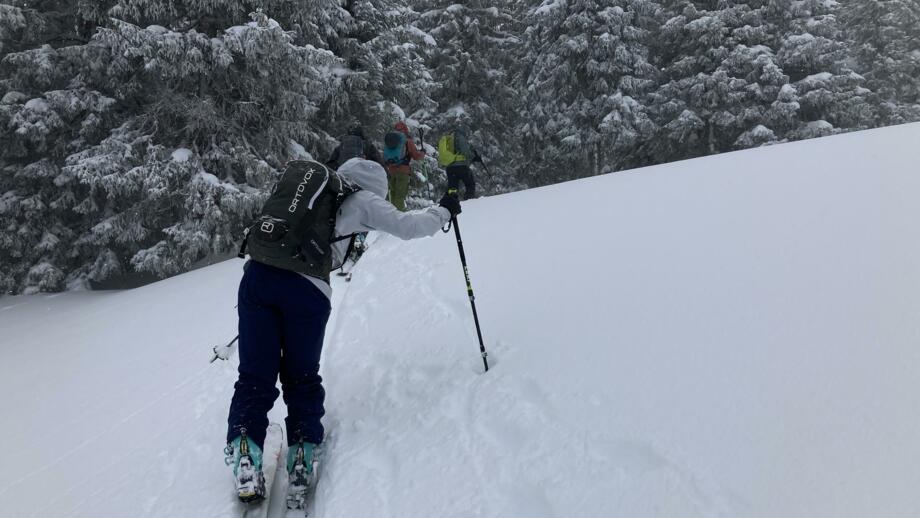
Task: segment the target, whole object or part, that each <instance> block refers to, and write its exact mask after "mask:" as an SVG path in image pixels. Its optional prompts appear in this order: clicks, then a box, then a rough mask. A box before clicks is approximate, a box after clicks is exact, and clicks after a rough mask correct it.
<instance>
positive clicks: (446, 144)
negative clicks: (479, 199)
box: [438, 128, 482, 200]
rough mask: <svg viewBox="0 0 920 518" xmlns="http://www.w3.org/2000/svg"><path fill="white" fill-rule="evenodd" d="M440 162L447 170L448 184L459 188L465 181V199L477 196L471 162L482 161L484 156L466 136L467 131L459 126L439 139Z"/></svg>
mask: <svg viewBox="0 0 920 518" xmlns="http://www.w3.org/2000/svg"><path fill="white" fill-rule="evenodd" d="M438 155H439V156H438V163H439V164H440V165H441V166H443V167H445V169H446V172H447V186H448V188H450V189H458V188H459V186H460V183H461V182H462V183H463V187H464V191H463V199H464V200H468V199H470V198H475V197H476V181H475V180H474V179H473V173H472V172H471V171H470V164H472V163H475V162H482V157H481V156H479V152H478V151H476V148H474V147H473V146H472V145H471V144H470V143H469V141H468V140H467V138H466V131H465V130H464V129H463V128H457V129H455V130H454V131H453V132H452V133H448V134H447V135H444V136H443V137H441V140H440V141H438Z"/></svg>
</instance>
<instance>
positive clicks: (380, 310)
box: [0, 124, 920, 518]
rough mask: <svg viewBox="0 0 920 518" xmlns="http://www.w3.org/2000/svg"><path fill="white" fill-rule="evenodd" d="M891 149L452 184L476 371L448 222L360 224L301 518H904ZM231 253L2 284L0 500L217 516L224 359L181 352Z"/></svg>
mask: <svg viewBox="0 0 920 518" xmlns="http://www.w3.org/2000/svg"><path fill="white" fill-rule="evenodd" d="M918 142H920V124H913V125H905V126H899V127H890V128H885V129H879V130H873V131H867V132H860V133H852V134H847V135H840V136H835V137H828V138H822V139H817V140H811V141H806V142H798V143H791V144H784V145H779V146H772V147H766V148H759V149H754V150H749V151H742V152H737V153H729V154H724V155H720V156H714V157H708V158H701V159H696V160H690V161H684V162H678V163H672V164H669V165H663V166H658V167H651V168H646V169H641V170H634V171H628V172H624V173H617V174H611V175H607V176H601V177H594V178H590V179H586V180H581V181H575V182H569V183H564V184H559V185H555V186H551V187H546V188H541V189H533V190H528V191H524V192H517V193H514V194H509V195H504V196H495V197H491V198H483V199H479V200H475V201H471V202H468V203H465V204H464V211H463V214H462V215H461V216H460V223H461V226H462V228H461V230H462V232H463V238H464V245H465V248H466V253H467V256H468V260H469V266H470V275H471V278H472V282H473V287H474V289H475V291H476V296H477V299H476V302H477V308H478V310H479V316H480V319H481V321H482V330H483V334H484V337H485V340H486V348H487V349H488V351H489V353H490V355H491V356H490V359H491V360H492V364H491V367H492V368H491V370H490V371H489V372H488V373H486V374H483V372H482V362H481V360H480V357H479V351H478V343H477V340H476V335H475V328H474V326H473V322H472V316H471V312H470V307H469V301H468V299H467V298H466V290H465V286H464V281H463V272H462V270H461V267H460V262H459V259H458V254H457V246H456V242H455V240H454V237H453V234H452V233H451V234H439V235H438V236H435V237H433V238H428V239H422V240H419V241H414V242H400V241H398V240H396V239H394V238H390V237H385V236H372V237H371V239H372V240H374V241H373V243H372V245H371V247H370V249H369V251H368V252H367V254H365V256H364V258H363V259H362V260H361V262H360V263H359V264H358V265H357V267H356V268H355V271H354V279H353V280H352V282H350V283H345V282H342V280H341V278H339V277H335V276H334V277H333V279H334V280H333V282H335V283H337V284H335V286H334V288H335V295H334V297H335V298H334V303H333V307H334V313H333V321H332V322H331V323H330V326H329V329H328V333H327V341H326V347H325V356H324V362H323V371H322V372H323V376H324V378H325V380H326V389H327V393H328V398H327V411H328V413H327V417H326V421H325V422H326V424H327V428H328V432H329V437H328V440H327V445H326V449H327V452H326V460H325V464H324V466H323V472H322V475H321V478H320V481H319V484H318V486H317V491H316V500H315V515H316V516H325V517H361V516H380V517H469V516H477V517H528V518H542V517H611V516H618V517H653V516H654V517H681V518H687V517H695V516H699V517H786V518H788V517H869V516H871V517H907V516H920V417H918V415H917V410H918V408H920V225H918V221H920V203H918V200H920V171H918V164H920V146H918V145H917V143H918ZM241 266H242V262H241V261H239V260H231V261H227V262H224V263H220V264H218V265H215V266H212V267H208V268H204V269H201V270H197V271H194V272H191V273H188V274H185V275H180V276H178V277H174V278H171V279H168V280H165V281H162V282H158V283H156V284H152V285H149V286H146V287H143V288H139V289H134V290H130V291H121V292H83V293H64V294H59V295H36V296H24V297H4V298H2V299H0V336H2V346H0V353H2V358H3V361H2V363H0V389H2V393H3V394H4V397H3V399H2V403H0V419H2V434H3V435H2V437H3V438H2V442H3V469H2V470H0V515H3V516H9V517H33V516H34V517H45V516H78V517H126V516H131V517H202V516H215V517H216V516H227V515H228V514H229V513H230V512H231V509H232V504H233V489H232V484H231V482H230V475H229V474H228V468H227V467H225V466H224V462H223V454H222V452H221V449H222V448H223V446H224V433H225V431H226V430H225V426H226V425H225V420H226V415H227V409H228V405H229V401H230V395H231V391H232V385H233V382H234V380H235V377H236V373H235V369H236V359H235V357H234V358H233V359H232V360H230V361H228V362H216V363H214V364H209V363H208V358H209V355H210V353H211V347H212V346H214V345H217V344H220V343H225V342H227V341H229V340H230V339H231V338H232V337H233V336H234V335H235V334H236V331H235V327H236V315H235V312H234V304H235V297H236V289H237V283H238V281H239V278H240V275H241V271H242V270H241ZM283 416H284V407H283V404H282V402H281V401H280V399H279V401H278V403H277V404H276V407H275V409H274V410H273V411H272V420H273V421H277V422H280V421H281V420H282V418H283ZM275 487H276V489H277V488H278V487H279V485H278V484H276V485H275ZM284 514H285V509H283V498H274V499H273V508H272V512H271V513H270V516H274V517H276V516H284Z"/></svg>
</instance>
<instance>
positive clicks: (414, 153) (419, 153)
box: [406, 139, 425, 160]
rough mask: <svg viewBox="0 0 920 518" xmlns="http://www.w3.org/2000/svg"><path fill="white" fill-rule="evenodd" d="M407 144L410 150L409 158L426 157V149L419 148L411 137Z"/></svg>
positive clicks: (418, 158) (419, 158)
mask: <svg viewBox="0 0 920 518" xmlns="http://www.w3.org/2000/svg"><path fill="white" fill-rule="evenodd" d="M406 145H407V148H406V149H407V151H409V158H411V159H412V160H421V159H423V158H425V151H424V150H419V149H418V147H416V145H415V142H413V141H412V140H411V139H410V140H409V141H408V142H407V144H406Z"/></svg>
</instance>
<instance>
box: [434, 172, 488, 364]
mask: <svg viewBox="0 0 920 518" xmlns="http://www.w3.org/2000/svg"><path fill="white" fill-rule="evenodd" d="M447 192H448V194H451V195H454V196H456V195H457V190H456V189H450V190H449V191H447ZM450 224H451V226H453V227H454V234H455V235H456V236H457V249H458V250H459V251H460V264H462V265H463V276H464V277H465V278H466V293H467V294H468V295H469V297H470V306H471V307H472V308H473V321H474V322H476V336H478V337H479V352H480V353H481V354H482V365H483V366H484V367H485V368H486V372H489V360H488V358H487V357H488V353H486V346H485V345H484V344H483V342H482V329H481V328H480V327H479V314H478V313H476V296H475V295H473V284H472V283H471V282H470V270H469V268H467V266H466V253H464V251H463V239H461V238H460V225H458V224H457V216H453V217H452V218H450ZM449 230H450V229H447V230H445V232H449Z"/></svg>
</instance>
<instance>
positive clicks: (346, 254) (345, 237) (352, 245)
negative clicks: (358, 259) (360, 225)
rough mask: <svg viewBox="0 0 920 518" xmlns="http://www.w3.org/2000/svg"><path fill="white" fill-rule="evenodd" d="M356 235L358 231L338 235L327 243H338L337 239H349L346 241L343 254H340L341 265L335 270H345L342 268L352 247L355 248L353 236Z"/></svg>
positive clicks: (352, 249)
mask: <svg viewBox="0 0 920 518" xmlns="http://www.w3.org/2000/svg"><path fill="white" fill-rule="evenodd" d="M357 237H358V233H357V232H355V233H353V234H348V235H345V236H339V237H337V238H335V239H333V240H332V241H330V242H329V243H338V242H339V241H345V240H346V239H351V241H349V242H348V248H346V249H345V255H344V256H342V265H341V266H339V267H338V268H336V270H342V271H345V270H344V268H345V263H347V262H348V256H350V255H351V253H352V252H353V251H354V249H355V238H357Z"/></svg>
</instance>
